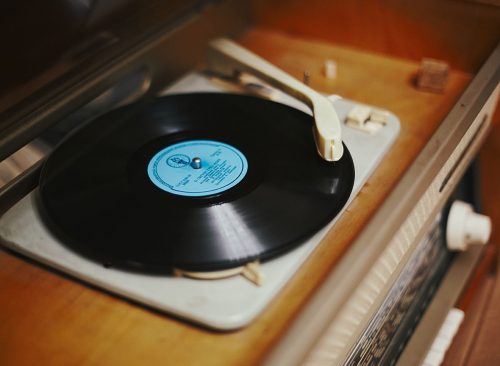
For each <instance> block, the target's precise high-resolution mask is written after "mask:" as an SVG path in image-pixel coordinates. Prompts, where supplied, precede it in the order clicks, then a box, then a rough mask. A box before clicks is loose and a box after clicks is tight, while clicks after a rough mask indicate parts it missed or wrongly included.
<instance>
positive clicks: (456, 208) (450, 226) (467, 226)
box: [446, 201, 491, 251]
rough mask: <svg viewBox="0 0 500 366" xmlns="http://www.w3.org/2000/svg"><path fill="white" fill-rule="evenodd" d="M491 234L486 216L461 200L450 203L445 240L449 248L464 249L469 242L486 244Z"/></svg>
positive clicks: (488, 219)
mask: <svg viewBox="0 0 500 366" xmlns="http://www.w3.org/2000/svg"><path fill="white" fill-rule="evenodd" d="M490 234H491V220H490V218H489V217H488V216H485V215H481V214H478V213H476V212H474V211H473V209H472V206H471V205H469V204H468V203H465V202H462V201H455V202H453V204H452V205H451V209H450V214H449V215H448V223H447V225H446V242H447V245H448V249H449V250H455V251H464V250H466V249H467V247H468V246H469V245H470V244H486V243H487V242H488V240H489V238H490Z"/></svg>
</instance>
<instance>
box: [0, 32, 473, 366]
mask: <svg viewBox="0 0 500 366" xmlns="http://www.w3.org/2000/svg"><path fill="white" fill-rule="evenodd" d="M240 41H241V43H242V44H243V45H245V46H247V47H248V48H249V49H251V50H253V51H254V52H256V53H257V54H259V55H261V56H263V57H264V58H266V59H268V60H269V61H271V62H272V63H274V64H276V65H277V66H279V67H281V68H283V69H284V70H286V71H288V72H290V73H291V74H292V75H294V76H296V77H298V78H301V77H302V74H303V71H304V70H307V71H308V72H309V73H310V75H311V86H313V87H314V88H316V89H318V90H319V91H322V92H327V93H336V94H340V95H342V96H344V97H346V98H350V99H355V100H358V101H360V102H363V103H368V104H373V105H377V106H380V107H383V108H387V109H389V110H391V111H392V112H394V113H395V114H396V115H398V116H399V118H400V119H401V124H402V129H401V134H400V136H399V139H398V140H397V141H396V143H395V145H394V147H393V148H392V149H391V151H390V152H389V153H388V155H387V157H386V159H385V160H384V161H383V162H382V163H381V165H380V167H379V168H378V169H377V170H376V171H375V173H374V175H373V176H372V177H371V178H370V179H369V181H368V183H367V184H366V185H365V186H364V188H363V189H362V190H361V191H360V193H359V194H358V196H357V197H356V199H355V200H354V201H353V202H352V204H351V205H350V206H349V208H348V209H347V211H346V212H345V214H344V215H343V216H342V218H341V219H340V220H339V221H338V223H337V224H336V225H335V227H334V228H333V229H332V230H331V231H330V232H329V233H328V235H327V236H326V238H325V239H324V240H323V241H322V243H321V244H320V245H319V247H318V248H317V249H316V250H315V252H314V253H313V254H312V256H311V257H310V258H309V259H308V260H307V261H306V263H305V265H304V266H303V267H302V268H301V269H300V270H299V272H298V273H297V274H296V275H295V276H294V278H293V279H292V280H291V281H290V283H288V284H287V286H286V287H285V289H284V290H283V291H282V292H281V294H280V295H279V296H278V298H277V299H276V300H275V301H273V302H272V304H271V305H270V306H269V307H268V308H267V309H266V310H265V311H264V313H263V314H262V315H261V316H260V317H259V318H258V319H257V320H256V321H255V322H253V323H252V324H251V325H250V326H248V327H246V328H244V329H241V330H238V331H233V332H221V333H218V332H213V331H209V330H206V329H203V328H200V327H197V326H194V325H191V324H188V323H185V322H182V321H179V320H177V319H175V318H173V317H171V316H168V315H164V314H161V313H157V312H155V311H152V310H150V309H146V308H144V307H142V306H139V305H137V304H134V303H131V302H128V301H126V300H124V299H121V298H118V297H115V296H112V295H109V294H107V293H104V292H102V291H100V290H98V289H96V288H93V287H91V286H87V285H85V284H83V283H81V282H78V281H75V280H73V279H71V278H68V277H66V276H64V275H62V274H60V273H57V272H54V271H52V270H50V269H48V268H46V267H44V266H41V265H38V264H36V263H33V262H32V261H30V260H28V259H25V258H23V257H20V256H17V255H15V254H13V253H11V252H9V251H6V250H2V249H0V365H145V364H149V365H155V364H161V365H166V364H172V365H221V364H224V365H245V364H248V365H251V364H256V363H258V362H259V361H260V360H262V358H263V357H265V355H266V353H267V352H268V351H269V349H270V348H271V347H272V346H273V344H275V342H277V341H278V340H279V338H280V336H281V335H282V334H283V333H284V332H286V330H287V326H288V325H289V324H290V323H291V322H293V319H294V317H295V316H296V314H297V313H298V312H299V311H300V309H301V307H302V306H303V305H304V304H305V303H306V302H307V299H308V298H309V297H310V295H311V294H312V293H313V292H314V291H315V289H317V288H318V286H320V285H321V283H322V280H323V279H324V278H325V276H326V274H327V273H328V272H329V270H330V269H331V268H332V266H334V265H335V263H336V262H337V261H338V260H339V259H340V258H341V255H342V253H343V252H344V251H345V250H346V248H348V246H349V243H350V242H351V241H352V240H353V238H354V237H355V236H356V234H357V233H358V232H359V231H360V229H361V228H362V227H363V226H364V225H365V224H366V223H367V221H368V220H369V218H370V217H371V216H372V215H373V213H374V212H375V211H376V209H377V207H378V206H379V204H380V203H381V202H382V201H383V200H384V197H386V196H387V194H388V193H389V192H390V191H391V188H392V187H393V186H394V185H395V183H396V182H397V181H398V179H399V178H400V177H401V175H402V174H403V172H404V171H405V169H407V167H408V166H409V164H410V163H411V162H412V161H413V159H414V158H415V156H416V155H417V154H418V153H419V151H420V150H421V149H422V147H423V146H424V144H425V143H426V142H427V141H428V139H429V137H430V136H431V135H432V133H433V132H434V131H435V129H436V127H437V126H438V125H439V123H440V122H441V121H442V120H443V118H444V117H445V116H446V114H447V113H448V111H449V110H450V109H451V107H452V106H453V105H454V103H455V101H456V100H457V98H458V97H459V95H460V94H461V92H462V91H463V90H464V88H465V87H466V86H467V84H468V83H469V81H470V80H471V75H470V74H467V73H464V72H462V71H458V70H456V69H453V68H452V70H451V72H450V80H449V83H448V86H447V88H446V90H445V92H444V93H443V94H435V93H428V92H422V91H419V90H417V89H416V88H415V87H414V84H413V78H414V74H415V73H416V71H417V69H418V63H417V62H415V61H409V60H405V59H400V58H394V57H390V56H387V55H383V54H376V53H370V52H365V51H360V50H355V49H351V48H349V47H343V46H337V45H334V44H328V43H322V42H317V41H314V40H311V39H300V38H296V37H290V36H286V35H284V34H281V33H278V32H273V31H268V30H263V29H253V30H250V31H249V32H248V33H246V34H245V35H244V36H243V37H242V38H241V40H240ZM326 59H333V60H335V61H336V62H337V64H338V74H339V75H338V77H337V78H336V79H335V80H327V79H325V78H324V76H323V75H322V65H323V63H324V61H325V60H326Z"/></svg>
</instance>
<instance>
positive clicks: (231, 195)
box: [39, 93, 354, 271]
mask: <svg viewBox="0 0 500 366" xmlns="http://www.w3.org/2000/svg"><path fill="white" fill-rule="evenodd" d="M312 125H313V120H312V117H311V116H309V115H307V114H305V113H303V112H300V111H298V110H296V109H293V108H291V107H288V106H285V105H282V104H278V103H274V102H270V101H267V100H263V99H259V98H254V97H249V96H242V95H231V94H211V93H199V94H182V95H172V96H167V97H163V98H157V99H154V100H151V101H148V102H143V103H138V104H133V105H130V106H126V107H123V108H120V109H117V110H115V111H112V112H110V113H108V114H106V115H104V116H102V117H100V118H98V119H96V120H94V121H92V122H91V123H89V124H87V125H86V126H84V127H82V128H81V129H80V130H78V131H76V132H75V133H74V134H72V135H71V136H69V137H68V138H67V139H65V140H64V141H63V142H62V143H61V144H60V145H59V146H58V147H57V148H56V150H55V151H54V152H53V153H52V154H51V156H50V157H49V158H48V160H47V162H46V164H45V166H44V168H43V171H42V176H41V181H40V186H39V190H40V199H41V204H42V206H43V210H44V211H45V212H46V215H47V216H48V220H49V221H50V222H51V223H52V225H53V226H54V227H55V230H56V231H57V232H60V233H61V235H63V236H64V240H63V242H64V243H65V245H68V246H69V247H70V248H72V249H73V250H75V251H77V252H79V253H81V254H83V255H86V256H88V257H90V258H93V259H94V260H97V261H100V262H106V263H112V264H113V265H115V266H120V267H125V268H135V269H138V270H141V271H168V270H170V268H171V267H180V268H184V269H188V270H196V271H207V270H218V269H224V268H230V267H235V266H239V265H243V264H245V263H248V262H249V261H252V260H255V259H267V258H270V257H272V256H275V255H277V254H279V253H281V252H284V251H286V250H289V249H291V248H293V247H294V246H295V245H297V244H299V243H300V242H301V240H303V239H305V238H306V237H308V236H310V235H312V234H313V233H314V232H315V231H317V230H318V229H320V228H321V227H322V226H323V225H325V224H326V223H328V222H329V221H330V220H332V219H333V218H334V217H335V215H336V214H337V213H338V212H339V211H340V210H341V209H342V207H343V206H344V205H345V203H346V201H347V199H348V198H349V195H350V193H351V190H352V187H353V183H354V166H353V162H352V159H351V156H350V154H349V152H348V150H347V149H345V152H344V156H343V157H342V159H340V160H339V161H338V162H335V163H329V162H326V161H324V160H322V159H321V158H320V157H319V155H318V154H317V152H316V147H315V144H314V140H313V138H312ZM191 155H192V156H191ZM196 155H200V156H196ZM195 157H201V159H200V160H201V167H200V166H196V164H194V163H193V162H192V160H191V159H193V158H195Z"/></svg>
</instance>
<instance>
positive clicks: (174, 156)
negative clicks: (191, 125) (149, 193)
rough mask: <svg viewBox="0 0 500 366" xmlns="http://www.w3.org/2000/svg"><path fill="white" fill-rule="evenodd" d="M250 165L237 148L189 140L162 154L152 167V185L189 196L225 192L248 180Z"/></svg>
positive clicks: (150, 176) (157, 156)
mask: <svg viewBox="0 0 500 366" xmlns="http://www.w3.org/2000/svg"><path fill="white" fill-rule="evenodd" d="M247 171H248V162H247V159H246V158H245V155H243V154H242V152H241V151H239V150H238V149H236V148H235V147H233V146H231V145H228V144H225V143H223V142H218V141H211V140H189V141H183V142H179V143H177V144H174V145H170V146H168V147H166V148H164V149H162V150H160V151H158V152H157V153H156V154H155V155H154V156H153V158H152V159H151V160H150V162H149V164H148V176H149V179H150V180H151V182H153V184H154V185H156V186H157V187H158V188H161V189H162V190H164V191H166V192H169V193H172V194H176V195H179V196H188V197H203V196H209V195H212V194H217V193H221V192H225V191H227V190H228V189H230V188H232V187H234V186H235V185H237V184H238V183H239V182H241V181H242V180H243V178H245V175H246V174H247Z"/></svg>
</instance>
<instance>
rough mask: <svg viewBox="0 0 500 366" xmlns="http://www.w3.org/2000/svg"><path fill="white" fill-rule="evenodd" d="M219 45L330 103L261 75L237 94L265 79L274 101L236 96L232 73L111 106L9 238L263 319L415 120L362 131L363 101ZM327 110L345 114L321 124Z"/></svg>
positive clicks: (146, 293)
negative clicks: (321, 89)
mask: <svg viewBox="0 0 500 366" xmlns="http://www.w3.org/2000/svg"><path fill="white" fill-rule="evenodd" d="M215 52H218V53H219V55H218V57H221V58H223V61H222V62H225V64H226V65H227V64H228V63H231V64H232V63H234V64H235V66H234V67H235V68H237V67H239V66H241V65H243V67H242V70H241V71H247V70H248V69H251V71H252V72H253V74H254V75H255V74H256V75H257V76H261V77H262V78H263V79H266V80H267V81H270V82H273V83H274V84H280V85H281V84H286V85H287V86H288V87H287V88H285V91H289V90H290V89H291V88H292V87H294V89H293V90H295V94H296V95H299V96H303V95H306V94H307V95H311V94H312V95H313V97H314V98H316V99H317V100H319V102H315V103H328V104H329V105H327V106H326V107H324V106H320V107H321V108H322V109H320V110H319V111H318V110H317V108H318V107H316V110H314V108H313V110H314V112H315V117H316V120H313V119H312V118H311V117H310V114H311V112H310V108H309V107H308V106H307V105H306V104H304V103H302V102H301V101H299V100H297V99H295V98H293V97H292V96H291V95H289V94H287V93H285V92H283V91H280V90H278V89H275V88H273V87H271V86H270V85H268V84H265V83H263V82H262V81H259V79H252V82H249V81H248V80H249V77H248V76H246V78H245V77H243V78H240V79H238V80H241V79H243V80H244V81H243V82H241V81H240V83H239V84H238V83H236V84H235V83H234V82H235V81H236V82H237V80H233V85H232V87H233V89H234V87H238V85H239V87H240V88H241V90H242V91H245V88H248V85H251V87H252V89H251V90H253V91H254V92H255V90H260V93H261V94H262V93H264V92H265V93H267V95H272V98H273V101H268V100H265V99H263V98H262V97H261V98H259V97H253V96H248V95H244V94H241V93H239V94H227V93H223V92H224V89H223V88H224V85H226V86H228V85H230V84H228V82H227V79H224V78H222V79H221V77H220V76H218V75H217V74H214V73H206V72H205V73H203V72H193V73H190V74H188V75H186V76H185V77H183V78H181V79H180V80H179V81H177V82H176V83H174V84H173V85H171V86H169V87H168V88H167V89H166V90H164V91H163V92H162V93H161V95H162V96H161V97H159V98H156V99H153V100H151V101H146V102H144V103H139V104H132V105H129V106H125V107H121V108H119V109H117V110H114V111H111V112H109V113H107V114H105V115H103V116H102V117H100V118H98V119H97V120H96V121H94V122H91V123H89V124H88V125H86V126H84V127H82V128H80V129H79V130H78V131H77V132H76V133H74V134H72V135H70V136H69V137H68V138H67V139H66V140H64V141H63V142H62V143H61V144H60V145H59V146H58V147H57V148H56V149H55V151H54V152H53V153H52V154H51V156H50V157H49V159H48V160H47V162H46V163H45V166H44V170H43V171H42V176H41V183H40V187H39V189H37V190H36V191H34V192H33V193H31V194H30V195H29V196H27V197H25V198H23V199H22V200H21V201H20V202H19V203H18V204H17V205H16V206H14V207H13V208H12V209H11V210H10V211H9V212H7V213H6V214H5V215H4V216H3V217H2V220H1V222H0V235H1V237H2V240H3V241H4V242H5V243H6V244H7V246H9V247H10V248H12V249H13V250H15V251H19V252H21V253H23V254H25V255H28V256H29V257H32V258H34V259H36V260H39V261H41V262H42V263H45V264H47V265H49V266H51V267H54V268H57V269H59V270H61V271H63V272H66V273H68V274H70V275H72V276H74V277H75V278H78V279H82V280H84V281H87V282H89V283H91V284H93V285H96V286H98V287H101V288H103V289H105V290H108V291H110V292H112V293H115V294H118V295H121V296H123V297H125V298H128V299H131V300H133V301H135V302H137V303H142V304H145V305H147V306H149V307H152V308H155V309H158V310H161V311H165V312H167V313H170V314H173V315H175V316H178V317H181V318H185V319H187V320H189V321H192V322H197V323H200V324H202V325H204V326H208V327H212V328H216V329H225V330H229V329H235V328H239V327H243V326H245V325H247V324H249V323H250V322H251V321H252V320H253V319H255V317H256V316H258V315H259V313H260V312H262V310H263V309H264V308H265V307H266V306H267V305H268V303H269V302H270V301H271V300H272V299H273V298H274V297H275V296H276V295H277V294H278V293H279V291H280V289H281V288H282V287H283V286H284V285H285V284H286V283H287V281H289V279H290V278H291V277H292V276H293V275H294V273H295V272H296V270H297V269H298V268H299V267H300V266H301V264H302V263H303V262H304V261H305V260H306V259H307V257H308V255H309V254H310V253H311V252H312V251H313V250H314V249H315V247H316V246H317V245H318V243H319V242H320V241H321V239H322V238H323V237H324V235H325V233H326V232H327V231H328V230H329V229H330V228H331V226H332V225H334V223H335V221H336V220H337V217H338V215H341V213H342V212H343V211H344V210H345V209H346V208H347V207H348V205H349V202H350V200H352V199H353V198H354V197H355V196H356V194H357V193H358V192H359V190H360V189H361V187H362V186H363V184H364V182H365V181H366V180H367V179H368V177H369V176H370V173H371V172H372V171H373V170H374V169H375V167H376V166H377V164H378V163H379V162H380V161H381V160H382V159H383V157H384V154H385V153H386V152H387V151H388V149H389V148H390V146H391V144H392V143H393V141H394V140H395V138H396V137H397V135H398V132H399V121H398V119H397V118H396V117H395V116H394V115H393V114H391V113H389V112H388V111H382V110H380V109H379V108H375V107H368V106H362V107H363V108H365V109H366V108H369V109H370V110H372V111H373V112H372V113H373V114H375V112H377V113H378V115H380V114H383V115H384V120H383V121H379V122H377V121H371V123H372V124H373V123H378V124H379V129H378V130H377V131H376V132H375V133H373V131H363V130H362V129H359V128H354V127H350V126H349V125H347V124H346V121H348V120H349V116H350V115H352V114H353V111H354V112H356V111H357V110H359V109H360V107H361V105H360V104H358V103H356V102H353V101H349V100H344V99H342V98H341V97H339V96H329V97H323V96H320V95H316V94H314V92H313V91H312V90H310V89H309V88H308V87H307V86H305V85H303V84H302V83H300V82H298V81H296V80H295V79H293V78H291V77H289V76H287V75H286V74H285V73H284V72H281V71H279V70H274V69H273V66H272V65H270V64H268V63H267V62H265V61H264V60H262V59H260V58H259V57H257V56H255V55H253V54H251V53H250V52H248V51H246V50H244V49H242V48H240V47H239V46H237V45H236V44H234V43H232V42H229V41H227V40H219V41H217V42H214V43H213V45H212V54H213V53H215ZM242 55H243V56H242ZM212 57H214V56H212ZM227 60H229V62H228V61H227ZM216 61H217V60H216ZM248 65H250V66H251V67H249V66H248ZM262 70H263V71H262ZM276 75H277V76H276ZM223 76H224V75H223ZM275 79H278V82H275ZM224 80H226V81H224ZM224 83H225V84H224ZM290 85H291V86H290ZM297 89H299V92H297V91H296V90H297ZM300 91H302V93H300ZM302 99H306V98H302ZM321 113H323V114H326V115H327V117H328V118H330V119H333V121H330V120H328V119H327V120H326V122H324V123H326V124H327V125H326V126H320V127H319V130H320V132H317V131H318V128H317V125H318V124H319V123H321V122H322V120H319V118H320V117H321V116H320V117H318V114H321ZM327 113H330V115H331V116H330V115H328V114H327ZM337 116H338V117H337ZM337 118H338V119H337ZM318 120H319V121H318ZM339 121H342V123H340V122H339ZM314 122H316V127H315V128H314V127H313V126H314ZM365 122H366V121H365V120H363V121H360V122H359V123H360V124H363V123H365ZM328 124H329V125H332V126H333V127H336V128H338V127H340V128H341V135H340V134H339V133H338V131H337V130H335V131H334V133H333V134H332V133H331V135H333V138H332V140H331V141H334V142H333V145H332V143H330V142H329V140H328V139H324V138H323V140H321V141H323V142H322V143H319V142H318V140H319V139H322V137H321V133H323V131H321V128H322V129H323V130H327V132H326V133H328V128H330V127H329V125H328ZM330 129H331V128H330ZM313 130H314V131H316V132H314V133H313ZM318 135H319V136H318ZM96 136H99V138H98V140H97V141H95V137H96ZM340 136H342V139H340ZM324 141H326V143H325V142H324ZM342 141H343V144H344V145H345V148H344V149H340V148H338V146H339V144H340V146H342ZM324 146H327V148H325V147H324ZM329 146H335V148H334V149H330V148H329ZM325 151H326V152H325ZM323 153H324V154H323ZM320 154H321V155H320ZM325 156H326V158H325ZM328 160H337V161H328ZM33 238H36V239H35V240H34V239H33ZM240 273H242V274H243V275H244V276H240V275H238V274H240ZM176 275H177V276H176ZM181 276H182V277H181ZM244 277H247V279H245V278H244ZM208 278H211V279H210V280H209V279H208ZM248 279H250V281H249V280H248ZM228 294H230V296H228Z"/></svg>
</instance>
